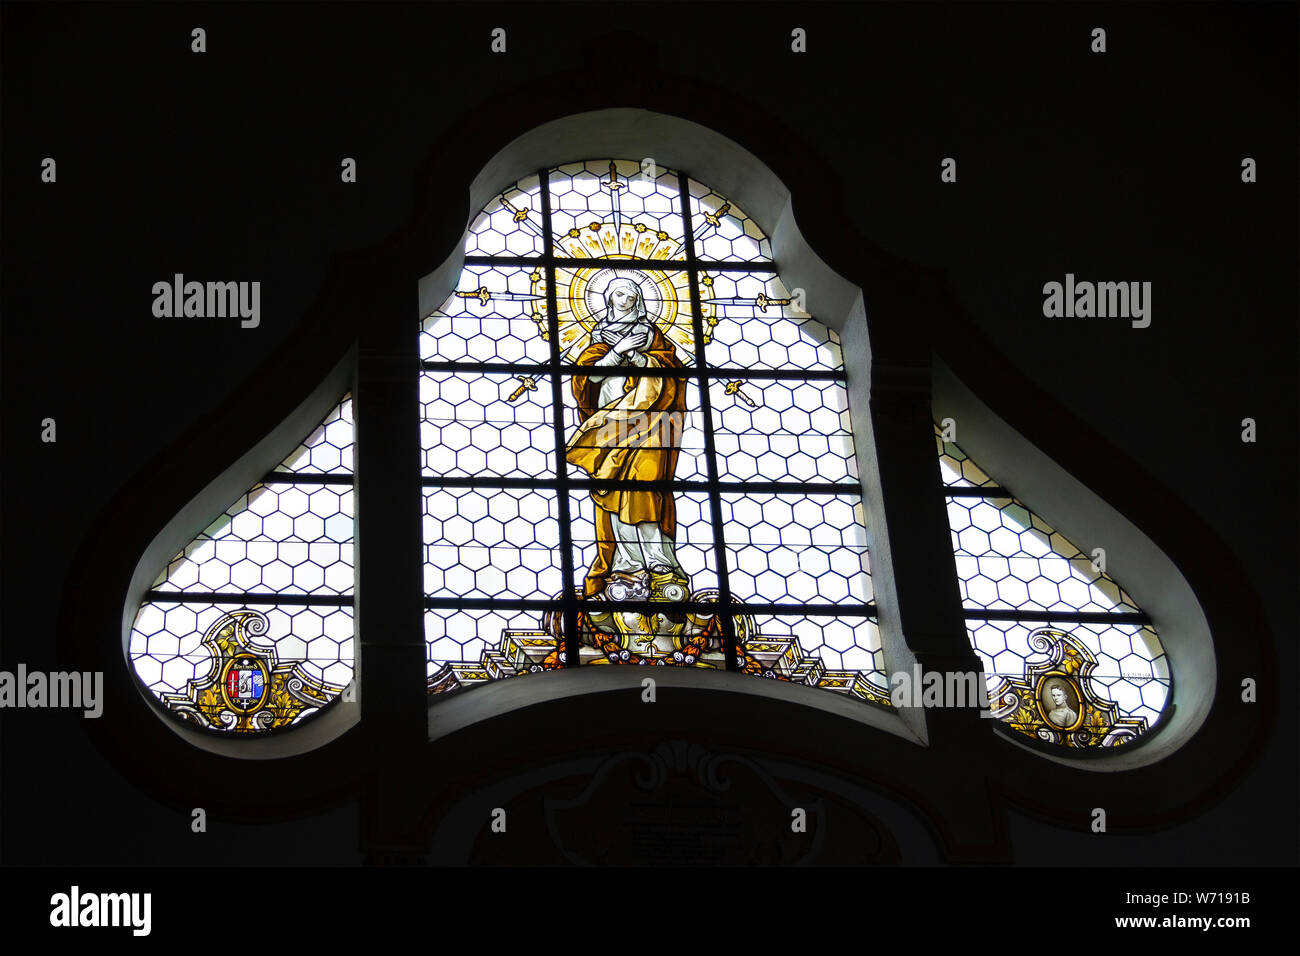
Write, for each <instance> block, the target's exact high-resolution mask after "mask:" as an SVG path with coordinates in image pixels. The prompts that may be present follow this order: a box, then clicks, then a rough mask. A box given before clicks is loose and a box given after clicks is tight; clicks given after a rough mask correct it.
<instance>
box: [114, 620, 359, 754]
mask: <svg viewBox="0 0 1300 956" xmlns="http://www.w3.org/2000/svg"><path fill="white" fill-rule="evenodd" d="M128 656H129V657H130V660H131V666H132V667H133V669H134V670H135V673H136V676H137V677H138V678H139V679H140V681H141V683H143V684H144V685H145V687H147V688H148V689H149V691H150V693H152V694H153V696H154V697H155V698H156V699H157V700H158V702H159V703H160V704H161V705H162V706H163V707H164V708H165V709H166V710H168V711H169V712H170V713H172V714H174V715H175V716H176V717H177V718H179V719H181V720H184V721H186V722H188V723H193V724H195V725H197V726H200V727H203V728H206V729H209V730H218V731H230V732H237V733H250V732H257V731H265V730H275V729H279V728H282V727H288V726H291V725H293V724H297V723H301V722H302V721H303V720H306V719H307V718H309V717H311V716H312V715H313V714H315V713H316V712H317V711H319V710H320V708H321V707H324V706H325V705H327V704H328V703H330V702H331V701H333V700H334V699H335V698H336V697H337V696H338V695H339V693H341V692H342V690H343V689H344V688H345V687H346V686H347V685H348V684H349V683H350V682H351V680H352V676H353V661H354V660H355V652H354V648H353V617H352V608H350V607H324V606H321V607H301V606H288V605H267V604H256V605H247V606H240V605H230V604H221V605H218V604H211V603H205V602H194V603H178V602H169V601H161V600H159V601H149V602H146V603H145V604H143V605H141V607H140V610H139V612H138V613H137V614H136V618H135V622H134V625H133V627H132V629H131V636H130V639H129V644H128Z"/></svg>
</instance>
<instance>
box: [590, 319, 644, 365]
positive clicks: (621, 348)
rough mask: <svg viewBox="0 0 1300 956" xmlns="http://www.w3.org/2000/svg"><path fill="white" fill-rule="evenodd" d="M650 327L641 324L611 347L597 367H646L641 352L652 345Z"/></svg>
mask: <svg viewBox="0 0 1300 956" xmlns="http://www.w3.org/2000/svg"><path fill="white" fill-rule="evenodd" d="M650 338H651V331H650V326H649V325H648V324H646V323H641V324H638V325H637V326H635V327H634V328H633V329H632V330H631V331H630V332H628V333H627V334H626V335H624V336H623V337H622V338H621V339H619V340H618V341H617V342H615V343H614V344H613V345H611V346H610V347H609V351H608V352H606V353H605V354H604V355H603V356H601V358H600V359H599V360H598V361H597V362H596V364H597V365H607V366H608V365H624V364H632V365H645V356H644V355H642V354H641V350H642V349H644V348H646V347H647V346H648V345H649V344H650Z"/></svg>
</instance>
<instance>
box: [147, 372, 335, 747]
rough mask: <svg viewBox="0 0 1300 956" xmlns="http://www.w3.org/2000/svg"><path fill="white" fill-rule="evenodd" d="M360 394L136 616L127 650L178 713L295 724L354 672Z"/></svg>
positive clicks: (231, 513)
mask: <svg viewBox="0 0 1300 956" xmlns="http://www.w3.org/2000/svg"><path fill="white" fill-rule="evenodd" d="M352 545H353V509H352V401H351V398H350V397H347V396H345V397H344V399H343V400H342V402H341V403H340V404H339V405H338V406H337V407H336V408H335V409H334V411H333V412H332V413H331V414H330V415H329V416H328V417H327V418H326V419H325V421H323V422H322V423H321V424H320V426H319V427H318V428H317V429H315V430H314V431H313V432H312V434H311V435H309V436H308V437H307V438H305V439H304V440H303V442H302V444H301V445H299V446H298V448H296V449H295V450H294V451H293V452H292V453H291V454H290V455H289V456H288V457H287V458H285V459H284V461H283V462H282V463H281V464H280V465H278V466H277V467H276V468H275V469H274V470H272V471H271V472H270V473H269V474H267V475H266V476H265V477H264V478H263V479H262V480H261V481H260V482H258V483H257V484H256V485H254V486H253V487H252V488H250V489H249V490H248V491H247V492H246V493H245V494H243V495H241V496H240V497H239V498H238V499H237V500H236V501H234V502H233V503H232V504H231V505H230V506H229V507H228V508H227V509H226V510H225V511H224V512H223V513H222V514H220V515H219V516H217V518H216V519H215V520H213V521H212V522H211V523H210V524H209V525H208V527H207V528H205V529H204V530H203V531H202V532H201V533H200V534H199V535H198V536H197V537H195V538H194V540H193V541H191V542H190V543H189V544H188V545H186V546H185V548H183V549H182V550H181V552H180V553H178V554H177V555H176V556H175V557H174V558H173V559H172V560H171V561H170V562H169V563H168V564H167V566H166V567H165V568H163V569H162V571H161V572H160V573H159V575H158V577H157V579H156V580H155V581H154V583H153V586H152V588H151V589H150V591H149V592H148V593H147V594H146V595H145V599H144V602H143V603H142V604H141V606H140V609H139V611H138V613H137V614H136V618H135V623H134V626H133V628H132V630H131V635H130V643H129V647H128V654H129V657H130V660H131V665H132V667H133V668H134V669H135V673H136V676H137V677H138V678H139V680H140V681H141V683H142V684H143V685H144V686H145V687H147V688H148V690H149V691H150V692H151V693H152V695H153V696H154V697H155V698H156V699H157V700H158V702H159V703H160V704H161V705H162V707H163V708H165V709H166V710H167V711H169V712H170V713H171V714H174V715H175V716H176V717H178V718H180V719H182V720H185V721H187V722H190V723H193V724H197V725H198V726H200V727H204V728H207V729H210V730H216V731H231V732H243V733H249V732H257V731H267V730H273V729H276V728H281V727H287V726H290V725H292V724H296V723H299V722H300V721H302V720H304V719H306V718H308V717H310V716H311V715H313V714H315V713H316V712H318V711H319V710H320V708H322V707H324V706H326V705H327V704H329V703H330V702H331V701H333V700H334V699H335V698H337V697H338V695H339V694H340V693H341V692H342V691H343V689H344V687H346V686H347V684H348V683H349V682H350V681H351V680H352V673H353V660H354V655H353V647H352V642H353V640H352V639H353V616H352V588H353V564H352Z"/></svg>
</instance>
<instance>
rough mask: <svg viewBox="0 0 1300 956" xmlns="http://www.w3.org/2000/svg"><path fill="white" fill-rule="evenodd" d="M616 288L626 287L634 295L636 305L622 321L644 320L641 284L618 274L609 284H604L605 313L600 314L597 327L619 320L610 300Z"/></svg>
mask: <svg viewBox="0 0 1300 956" xmlns="http://www.w3.org/2000/svg"><path fill="white" fill-rule="evenodd" d="M616 289H627V290H628V291H629V292H632V293H634V294H635V295H636V307H635V308H634V309H633V310H632V314H631V317H630V318H628V319H623V320H622V321H624V322H628V323H636V322H644V321H646V311H645V294H644V293H643V292H642V291H641V286H640V285H638V284H637V283H636V282H635V281H634V280H632V279H628V278H624V277H623V276H619V277H618V278H616V279H611V280H610V282H609V285H607V286H605V314H604V315H603V316H601V318H600V322H599V324H598V328H604V327H607V326H610V325H614V324H615V323H617V322H619V318H618V316H617V314H616V313H615V312H614V303H613V302H612V301H611V299H612V298H613V294H614V291H615V290H616Z"/></svg>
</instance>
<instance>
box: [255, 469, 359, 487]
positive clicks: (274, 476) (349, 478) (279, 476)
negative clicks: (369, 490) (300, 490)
mask: <svg viewBox="0 0 1300 956" xmlns="http://www.w3.org/2000/svg"><path fill="white" fill-rule="evenodd" d="M355 481H356V476H355V475H350V474H349V475H337V474H335V475H331V474H314V473H311V472H305V473H300V472H290V471H269V472H267V473H266V474H265V475H263V476H262V484H264V485H351V484H353V483H354V482H355Z"/></svg>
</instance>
